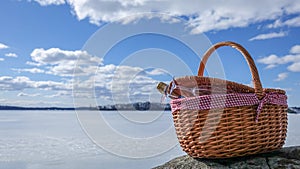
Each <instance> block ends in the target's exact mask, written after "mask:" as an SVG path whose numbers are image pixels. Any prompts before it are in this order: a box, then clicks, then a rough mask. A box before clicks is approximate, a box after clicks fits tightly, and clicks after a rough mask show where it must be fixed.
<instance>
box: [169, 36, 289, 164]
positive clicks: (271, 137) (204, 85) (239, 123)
mask: <svg viewBox="0 0 300 169" xmlns="http://www.w3.org/2000/svg"><path fill="white" fill-rule="evenodd" d="M221 46H231V47H233V48H236V49H237V50H238V51H240V52H241V53H242V54H243V56H244V57H245V59H246V60H247V63H248V65H249V67H250V71H251V73H252V80H253V86H254V88H252V87H248V86H245V85H242V84H238V83H235V82H231V81H226V80H221V79H216V78H210V77H203V72H204V69H205V64H206V61H207V60H208V58H209V56H210V55H211V54H212V53H213V52H214V51H215V50H216V49H217V48H219V47H221ZM172 83H176V85H178V86H184V87H185V88H191V87H195V86H196V87H197V88H200V90H198V92H197V95H213V94H216V93H217V94H218V93H225V94H226V93H255V94H256V96H257V98H258V99H260V100H261V99H263V98H264V96H265V95H266V94H267V93H279V94H285V91H283V90H278V89H263V88H262V85H261V82H260V78H259V75H258V71H257V69H256V66H255V63H254V61H253V59H252V58H251V56H250V54H249V53H248V52H247V51H246V50H245V49H244V48H243V47H242V46H241V45H239V44H237V43H234V42H220V43H217V44H215V45H214V46H212V47H211V48H210V49H209V50H208V51H207V52H206V54H205V55H204V57H203V59H202V61H201V63H200V66H199V71H198V76H187V77H182V78H177V79H175V80H174V81H172V82H171V83H170V85H169V86H172V85H174V84H172ZM166 92H167V93H170V92H173V94H174V93H175V94H176V95H181V96H184V97H191V96H193V95H192V94H191V93H190V92H186V91H183V90H180V89H175V90H173V91H170V87H169V88H168V91H166ZM257 108H258V105H251V106H239V107H229V108H228V107H227V108H223V109H210V110H175V111H172V114H173V120H174V125H175V128H176V134H177V137H178V140H179V143H180V145H181V147H182V148H183V150H184V151H185V152H186V153H187V154H189V155H190V156H192V157H198V158H228V157H237V156H245V155H251V154H256V153H263V152H269V151H273V150H276V149H279V148H281V147H282V146H283V144H284V141H285V138H286V132H287V106H286V105H274V104H265V105H264V106H263V107H262V110H261V112H260V115H259V119H258V122H256V121H255V118H256V116H257Z"/></svg>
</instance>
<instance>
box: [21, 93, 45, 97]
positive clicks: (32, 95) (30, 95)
mask: <svg viewBox="0 0 300 169" xmlns="http://www.w3.org/2000/svg"><path fill="white" fill-rule="evenodd" d="M40 95H41V94H39V93H35V94H29V93H24V92H20V93H18V95H17V96H19V97H24V96H25V97H37V96H40Z"/></svg>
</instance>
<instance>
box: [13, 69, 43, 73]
mask: <svg viewBox="0 0 300 169" xmlns="http://www.w3.org/2000/svg"><path fill="white" fill-rule="evenodd" d="M12 70H13V71H17V72H19V73H20V72H29V73H44V72H45V71H44V70H42V69H38V68H31V69H15V68H12Z"/></svg>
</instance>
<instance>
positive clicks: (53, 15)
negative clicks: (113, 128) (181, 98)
mask: <svg viewBox="0 0 300 169" xmlns="http://www.w3.org/2000/svg"><path fill="white" fill-rule="evenodd" d="M0 8H1V10H0V22H1V26H0V67H1V71H0V89H1V92H0V105H17V106H39V107H45V106H61V107H72V106H74V104H75V106H90V105H91V106H95V105H103V104H115V103H123V102H125V103H128V102H136V101H149V100H150V101H154V102H159V101H160V95H159V94H158V93H157V91H156V89H155V87H156V84H157V83H158V81H166V82H167V81H170V80H172V77H173V76H175V77H179V76H182V75H196V73H197V68H198V64H199V62H200V59H201V56H202V54H203V53H204V52H205V50H206V49H208V48H209V46H210V45H211V44H214V43H217V42H221V41H234V42H237V43H239V44H241V45H243V46H244V47H245V48H246V49H247V50H248V51H249V53H250V54H251V56H252V57H253V59H254V61H255V63H256V66H257V68H258V70H259V73H260V79H261V81H262V84H263V87H264V88H280V89H283V90H285V91H286V92H287V95H288V104H289V106H300V38H299V37H300V29H299V28H300V3H299V2H298V1H297V0H290V1H285V0H264V1H258V0H253V1H246V0H245V1H244V0H227V1H224V2H223V1H220V0H218V1H217V0H212V1H196V0H191V1H179V0H157V1H149V0H111V1H107V0H3V1H0ZM149 32H150V33H149ZM151 32H152V33H151ZM183 34H184V35H183ZM197 40H199V41H197ZM197 46H198V47H197ZM191 49H192V50H191ZM217 53H218V57H219V58H218V59H217V64H215V63H213V64H208V65H207V67H209V66H210V67H211V68H212V67H214V68H216V69H218V68H220V70H222V72H221V74H222V76H221V75H220V72H219V73H218V72H217V71H215V70H214V69H211V71H210V73H207V72H206V76H213V77H222V78H226V79H228V80H231V81H235V82H239V83H243V84H247V85H251V74H250V72H249V68H248V66H247V64H246V62H245V60H244V58H243V57H242V56H241V55H240V54H239V53H238V52H237V51H235V50H233V49H232V48H222V49H220V50H218V51H217ZM178 66H180V68H178ZM181 70H182V71H181ZM186 70H187V71H186Z"/></svg>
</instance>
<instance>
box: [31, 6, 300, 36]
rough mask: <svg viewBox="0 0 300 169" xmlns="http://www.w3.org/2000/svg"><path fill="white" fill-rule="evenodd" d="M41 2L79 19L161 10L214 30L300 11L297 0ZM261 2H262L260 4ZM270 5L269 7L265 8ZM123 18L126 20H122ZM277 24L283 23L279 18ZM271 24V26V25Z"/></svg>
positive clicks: (198, 28)
mask: <svg viewBox="0 0 300 169" xmlns="http://www.w3.org/2000/svg"><path fill="white" fill-rule="evenodd" d="M36 1H37V2H39V3H40V4H41V5H50V4H54V5H58V4H64V3H67V4H69V5H70V6H71V8H72V11H73V13H74V14H75V15H76V16H77V18H78V19H79V20H83V19H86V18H88V19H89V21H90V22H91V23H93V24H97V25H99V24H101V23H102V22H115V21H121V22H124V23H126V22H130V21H134V20H135V19H139V18H140V17H141V15H142V14H145V12H152V11H156V12H160V13H164V14H167V15H170V16H175V17H182V16H184V17H185V18H187V20H188V25H187V26H188V27H191V28H192V33H202V32H208V31H212V30H225V29H228V28H234V27H246V26H248V25H250V24H254V23H260V22H262V21H275V23H276V21H277V20H280V18H282V16H285V15H291V14H296V15H298V14H299V11H300V5H299V3H298V1H297V0H290V1H283V0H264V1H260V0H253V1H236V0H228V1H226V2H225V3H222V2H220V1H218V0H210V1H199V0H190V1H188V2H186V1H181V0H164V1H158V0H155V1H150V0H132V1H131V0H111V1H108V0H65V2H64V1H63V0H43V1H42V0H36ZM258 4H259V5H258ZM266 9H268V10H266ZM122 18H123V20H122ZM298 18H299V16H295V17H294V18H290V19H289V20H287V21H285V22H284V24H285V25H288V26H299V24H300V22H298ZM277 22H278V23H277V25H282V24H281V23H279V21H277ZM269 27H271V26H269Z"/></svg>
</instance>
